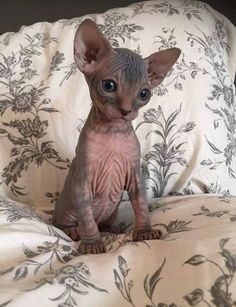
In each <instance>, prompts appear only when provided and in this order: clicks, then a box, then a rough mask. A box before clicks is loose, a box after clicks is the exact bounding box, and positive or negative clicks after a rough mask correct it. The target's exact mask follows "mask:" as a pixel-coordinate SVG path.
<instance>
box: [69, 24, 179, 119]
mask: <svg viewBox="0 0 236 307" xmlns="http://www.w3.org/2000/svg"><path fill="white" fill-rule="evenodd" d="M180 52H181V51H180V49H178V48H171V49H167V50H163V51H159V52H156V53H153V54H151V55H150V56H149V57H147V58H145V59H142V58H141V57H140V56H139V55H138V54H136V53H135V52H133V51H131V50H129V49H123V48H115V49H113V48H112V46H111V45H110V43H109V41H108V40H107V39H106V38H105V37H104V36H103V34H102V32H101V31H100V30H99V28H98V27H97V25H96V24H95V23H94V22H93V21H92V20H90V19H86V20H85V21H83V22H82V24H81V25H80V26H79V28H78V29H77V31H76V34H75V39H74V57H75V62H76V64H77V66H78V68H79V69H80V71H81V72H83V73H84V75H85V78H86V80H87V83H88V86H89V89H90V96H91V99H92V102H93V105H94V106H95V107H96V108H97V109H98V110H99V111H100V112H101V113H102V114H103V115H104V116H105V117H106V118H107V119H109V120H115V119H122V118H123V119H126V120H129V121H130V120H133V119H135V118H136V117H137V115H138V110H139V109H140V108H141V107H142V106H144V105H146V104H147V103H148V101H149V100H150V97H151V89H152V88H153V87H155V86H157V85H159V84H160V83H161V82H162V81H163V79H164V78H165V76H166V74H167V73H168V71H169V70H170V69H171V67H172V66H173V65H174V63H175V62H176V60H177V59H178V57H179V55H180Z"/></svg>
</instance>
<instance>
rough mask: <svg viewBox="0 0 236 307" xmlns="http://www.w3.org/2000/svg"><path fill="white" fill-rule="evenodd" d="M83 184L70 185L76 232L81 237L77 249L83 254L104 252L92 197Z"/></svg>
mask: <svg viewBox="0 0 236 307" xmlns="http://www.w3.org/2000/svg"><path fill="white" fill-rule="evenodd" d="M89 195H90V193H89V191H88V189H86V187H85V186H80V185H78V184H74V185H73V186H72V199H73V203H74V208H75V212H76V215H77V223H78V226H77V227H76V228H77V229H78V233H79V236H80V239H81V243H80V245H79V251H80V252H81V253H83V254H100V253H105V252H106V248H105V245H104V243H103V241H102V239H101V236H100V233H99V230H98V226H97V224H96V222H95V220H94V215H93V211H92V199H91V197H90V196H89Z"/></svg>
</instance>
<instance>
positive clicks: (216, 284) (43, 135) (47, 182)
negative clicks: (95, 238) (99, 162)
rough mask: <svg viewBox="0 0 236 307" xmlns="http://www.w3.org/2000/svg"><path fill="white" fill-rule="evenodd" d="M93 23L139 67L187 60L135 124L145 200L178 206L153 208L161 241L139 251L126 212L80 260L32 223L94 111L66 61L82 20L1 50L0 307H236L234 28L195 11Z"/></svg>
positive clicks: (179, 0)
mask: <svg viewBox="0 0 236 307" xmlns="http://www.w3.org/2000/svg"><path fill="white" fill-rule="evenodd" d="M90 18H92V19H93V20H95V21H96V22H97V24H98V25H99V27H100V29H101V30H102V31H103V32H104V34H105V35H106V37H107V38H108V39H109V40H110V42H111V44H112V46H113V47H124V48H130V49H132V50H134V51H135V52H137V53H138V54H140V55H141V56H143V57H146V56H148V55H149V54H150V53H153V52H156V51H160V50H164V49H166V48H172V47H179V48H181V50H182V53H181V56H180V58H179V60H178V62H177V63H176V65H174V67H173V68H172V69H171V71H170V72H169V74H168V76H167V77H166V78H165V80H164V81H163V83H162V84H161V85H160V86H159V87H157V88H156V89H154V90H153V93H152V99H151V101H150V103H149V104H148V105H147V106H146V107H145V108H144V109H143V110H142V112H140V114H139V117H138V118H137V120H136V121H135V122H134V127H135V129H136V133H137V136H138V138H139V141H140V144H141V153H142V160H141V166H142V171H143V175H144V178H145V182H146V187H147V195H148V197H149V198H152V197H160V196H167V195H171V196H169V197H162V198H158V199H156V198H155V199H153V200H150V201H149V202H148V206H149V211H150V220H151V223H152V226H153V227H156V228H158V229H160V230H161V231H162V233H163V236H162V238H161V240H157V241H143V242H133V241H132V231H133V216H132V214H131V206H130V204H129V203H127V202H122V204H121V210H120V217H119V218H118V221H117V224H116V226H117V227H118V229H119V230H120V232H121V234H117V233H108V232H103V233H102V240H103V241H104V244H105V246H106V250H107V253H106V254H103V255H97V256H91V255H81V254H80V253H79V252H78V244H79V242H73V241H71V240H70V238H68V237H67V236H66V235H65V234H64V233H63V232H62V231H61V230H59V229H57V228H55V227H53V226H52V225H51V224H50V216H49V215H45V214H43V213H42V212H40V211H39V210H37V209H33V208H34V207H38V208H41V209H45V210H47V211H50V212H51V211H52V210H53V205H54V203H55V201H56V199H57V197H58V196H59V193H60V191H61V188H62V185H63V182H64V179H65V177H66V173H67V171H68V166H69V164H70V161H71V159H72V158H73V155H74V149H75V144H76V141H77V138H78V135H79V133H80V131H81V128H82V127H83V124H84V121H85V119H86V117H87V114H88V111H89V108H90V104H91V102H90V98H89V96H88V91H87V87H86V83H85V81H84V78H83V76H82V74H80V72H79V71H78V69H77V68H76V65H75V63H74V60H73V52H72V50H71V48H70V47H69V46H72V42H73V37H74V32H75V30H76V28H77V27H78V25H79V24H80V23H81V22H82V20H83V19H84V17H78V18H74V19H71V20H61V21H58V22H56V23H55V24H51V25H50V24H47V26H46V27H45V24H44V23H41V24H37V25H33V26H31V27H25V28H22V29H21V30H20V32H19V33H17V34H14V33H7V34H5V35H3V36H1V37H0V118H1V120H0V147H1V152H0V158H1V159H0V193H1V195H2V196H1V198H0V245H1V250H2V253H1V254H0V306H11V305H12V306H16V305H18V306H19V305H22V304H23V305H25V306H31V305H32V304H34V305H35V306H42V305H43V306H50V307H52V306H58V307H62V306H63V307H74V306H94V302H96V305H97V306H114V307H116V306H124V307H126V306H133V307H139V306H146V307H184V306H211V307H213V306H218V307H223V306H228V307H231V306H232V307H233V306H234V305H235V304H236V292H235V289H236V279H235V271H236V258H235V255H236V249H235V242H236V238H235V221H236V199H235V197H234V196H233V195H235V191H236V188H235V187H236V175H235V172H236V169H235V165H236V164H235V161H236V141H235V140H236V118H235V114H236V99H235V87H234V84H233V79H234V74H235V71H233V68H232V65H231V63H233V61H234V59H235V56H236V50H235V47H234V45H233V44H231V41H230V39H229V36H228V35H231V37H233V35H234V33H235V27H233V25H232V24H230V23H229V22H228V21H227V20H226V19H225V18H224V17H223V16H221V15H219V14H218V13H217V12H215V11H213V10H212V9H211V8H210V7H209V6H207V5H206V4H205V3H202V2H199V1H193V0H174V1H169V0H153V1H145V2H139V3H135V4H133V5H131V6H129V7H128V8H122V9H115V10H110V11H108V12H106V13H105V14H100V15H99V14H94V15H91V16H90ZM215 194H217V195H215ZM4 196H7V197H10V198H14V199H17V200H18V202H15V201H13V200H11V199H9V198H5V197H4ZM19 202H21V203H19ZM23 203H24V204H23ZM26 204H30V206H29V205H26ZM6 255H7V257H6ZM8 256H9V257H8ZM39 297H40V302H39V301H38V299H37V298H39Z"/></svg>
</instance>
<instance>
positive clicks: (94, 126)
mask: <svg viewBox="0 0 236 307" xmlns="http://www.w3.org/2000/svg"><path fill="white" fill-rule="evenodd" d="M85 127H86V129H91V130H92V131H94V132H98V133H130V132H131V131H133V126H132V124H131V122H130V121H128V120H126V119H123V118H117V119H108V118H107V117H106V116H105V115H104V114H103V113H102V112H101V111H100V110H99V109H98V108H96V107H95V106H92V108H91V110H90V113H89V116H88V118H87V120H86V124H85Z"/></svg>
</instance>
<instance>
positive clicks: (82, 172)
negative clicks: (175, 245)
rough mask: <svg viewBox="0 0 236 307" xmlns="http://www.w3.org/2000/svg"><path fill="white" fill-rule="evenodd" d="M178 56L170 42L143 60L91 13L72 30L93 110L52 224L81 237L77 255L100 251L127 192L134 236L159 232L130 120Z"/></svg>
mask: <svg viewBox="0 0 236 307" xmlns="http://www.w3.org/2000/svg"><path fill="white" fill-rule="evenodd" d="M179 55H180V49H178V48H171V49H167V50H164V51H159V52H156V53H154V54H152V55H150V56H149V57H148V58H146V59H144V60H143V59H142V58H141V57H140V56H139V55H137V54H136V53H134V52H132V51H131V50H129V49H123V48H115V49H113V48H112V47H111V45H110V43H109V41H108V40H107V39H106V38H105V37H104V36H103V34H102V32H101V31H100V30H99V28H98V27H97V25H96V24H95V23H94V22H93V21H92V20H90V19H86V20H85V21H83V22H82V24H81V25H80V26H79V28H78V29H77V31H76V34H75V39H74V57H75V62H76V64H77V66H78V68H79V69H80V71H81V72H82V73H83V74H84V76H85V78H86V81H87V83H88V87H89V90H90V96H91V99H92V108H91V110H90V113H89V115H88V118H87V120H86V122H85V125H84V127H83V129H82V131H81V133H80V136H79V140H78V145H77V148H76V156H75V158H74V159H73V161H72V164H71V167H70V170H69V173H68V175H67V178H66V181H65V184H64V188H63V191H62V193H61V195H60V197H59V199H58V201H57V203H56V207H55V211H54V215H53V223H54V225H55V226H57V227H59V228H61V229H62V230H63V231H64V232H65V233H67V234H68V235H69V236H70V237H71V238H72V239H73V240H79V239H81V243H80V246H79V251H81V252H82V253H85V254H86V253H92V254H97V253H103V252H105V246H104V243H103V241H102V239H101V237H100V233H99V229H102V227H106V228H107V227H109V226H112V224H113V222H114V221H115V219H116V216H117V212H118V206H119V203H120V201H121V198H122V195H123V191H124V190H127V191H128V194H129V198H130V201H131V203H132V206H133V210H134V213H135V226H134V231H133V240H134V241H141V240H151V239H159V238H160V236H161V232H160V231H159V230H157V229H152V228H151V227H150V224H149V212H148V206H147V201H146V196H145V187H144V183H143V181H142V178H141V172H140V145H139V142H138V139H137V137H136V135H135V132H134V129H133V127H132V125H131V121H132V120H133V119H135V118H136V117H137V115H138V110H139V108H141V107H143V106H144V105H146V104H147V103H148V101H149V99H150V97H151V88H153V87H155V86H157V85H158V84H160V83H161V82H162V80H163V79H164V77H165V75H166V74H167V73H168V71H169V70H170V69H171V67H172V66H173V65H174V63H175V62H176V60H177V59H178V57H179ZM86 103H88V102H86Z"/></svg>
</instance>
